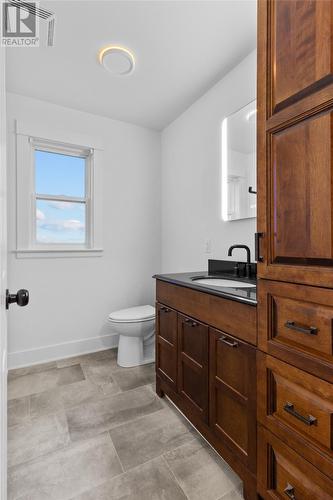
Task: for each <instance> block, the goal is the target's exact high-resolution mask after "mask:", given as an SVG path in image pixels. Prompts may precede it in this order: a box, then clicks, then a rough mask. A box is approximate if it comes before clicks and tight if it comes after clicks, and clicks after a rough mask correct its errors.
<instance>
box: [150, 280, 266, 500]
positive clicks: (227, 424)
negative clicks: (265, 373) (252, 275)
mask: <svg viewBox="0 0 333 500" xmlns="http://www.w3.org/2000/svg"><path fill="white" fill-rule="evenodd" d="M156 296H157V306H156V315H157V317H156V392H157V393H158V394H159V395H160V396H163V395H164V394H166V395H167V396H168V397H169V398H170V399H171V400H172V401H173V402H174V403H175V405H176V406H177V407H178V408H179V409H180V410H181V411H182V412H183V413H184V414H185V415H186V417H187V418H188V419H189V420H190V421H191V422H192V424H193V425H194V426H195V427H196V428H197V429H198V430H199V432H200V433H201V434H202V435H203V436H204V437H205V438H206V439H207V440H208V441H209V443H211V445H212V446H213V447H214V448H215V449H216V450H217V451H218V453H219V454H220V455H221V456H222V457H223V458H224V459H225V460H226V461H227V462H228V463H229V464H230V466H231V467H232V468H233V469H234V470H235V472H236V473H237V474H238V475H239V476H240V477H241V479H242V480H243V482H244V494H245V498H246V499H248V500H252V499H253V500H254V499H256V498H257V493H256V491H257V485H256V347H255V345H253V344H250V343H249V342H248V341H247V340H248V339H251V340H252V339H253V340H255V339H256V307H254V306H252V305H247V304H242V303H239V302H236V301H232V300H228V299H224V298H222V297H218V296H214V295H211V294H210V293H205V292H199V291H196V290H193V289H190V288H186V287H182V286H178V285H174V284H171V283H167V282H164V281H161V280H159V279H157V287H156ZM244 320H245V321H244ZM240 323H241V327H240V328H238V324H240ZM217 325H218V326H219V328H216V326H217Z"/></svg>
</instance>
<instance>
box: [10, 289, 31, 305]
mask: <svg viewBox="0 0 333 500" xmlns="http://www.w3.org/2000/svg"><path fill="white" fill-rule="evenodd" d="M15 302H16V304H17V305H18V306H20V307H23V306H26V305H27V304H29V292H28V290H24V289H23V288H22V289H21V290H18V292H17V293H9V290H6V309H9V304H14V303H15Z"/></svg>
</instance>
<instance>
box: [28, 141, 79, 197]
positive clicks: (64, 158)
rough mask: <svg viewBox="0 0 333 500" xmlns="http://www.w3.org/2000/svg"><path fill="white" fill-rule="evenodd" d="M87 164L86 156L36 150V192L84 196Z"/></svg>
mask: <svg viewBox="0 0 333 500" xmlns="http://www.w3.org/2000/svg"><path fill="white" fill-rule="evenodd" d="M85 166H86V160H85V158H80V157H78V156H69V155H63V154H59V153H51V152H48V151H39V150H36V151H35V186H36V193H37V194H51V195H60V196H73V197H80V198H83V197H84V196H85Z"/></svg>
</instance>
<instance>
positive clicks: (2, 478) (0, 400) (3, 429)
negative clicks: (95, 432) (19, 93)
mask: <svg viewBox="0 0 333 500" xmlns="http://www.w3.org/2000/svg"><path fill="white" fill-rule="evenodd" d="M4 52H5V50H4V49H3V48H2V47H0V75H1V77H0V78H1V79H0V116H1V121H0V297H1V300H0V370H1V373H0V490H1V491H0V498H1V500H6V499H7V318H6V288H7V216H6V203H7V201H6V112H5V108H6V93H5V54H4Z"/></svg>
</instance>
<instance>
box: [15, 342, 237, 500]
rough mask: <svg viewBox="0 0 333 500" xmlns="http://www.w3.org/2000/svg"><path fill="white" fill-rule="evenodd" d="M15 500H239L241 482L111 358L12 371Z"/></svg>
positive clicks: (135, 375) (145, 372) (143, 381)
mask: <svg viewBox="0 0 333 500" xmlns="http://www.w3.org/2000/svg"><path fill="white" fill-rule="evenodd" d="M8 400H9V401H8V426H9V428H8V466H9V469H8V500H46V499H47V500H70V499H72V500H119V499H122V500H124V499H135V500H184V499H189V500H222V499H223V500H240V499H241V498H242V495H241V493H240V491H241V481H240V479H239V478H238V477H237V476H236V475H235V474H234V473H233V472H232V471H231V469H230V468H229V467H228V465H227V464H226V463H225V462H224V461H223V460H222V459H221V458H220V457H218V455H217V454H216V453H215V452H214V451H213V450H212V449H211V448H210V447H209V446H208V445H207V444H206V443H205V441H204V440H203V439H202V438H201V437H200V436H199V434H198V433H197V432H196V431H195V430H194V429H193V428H192V427H191V426H190V425H189V423H188V422H187V420H186V419H185V418H183V417H182V415H181V414H180V413H179V412H178V411H177V410H176V409H175V408H174V407H173V406H172V405H171V404H170V402H168V400H167V399H160V398H158V397H157V396H156V394H155V392H154V365H146V366H141V367H137V368H120V367H119V366H118V365H117V362H116V351H115V350H107V351H102V352H99V353H94V354H88V355H85V356H79V357H75V358H70V359H64V360H60V361H57V362H52V363H46V364H44V365H38V366H33V367H30V368H24V369H19V370H11V371H10V373H9V376H8Z"/></svg>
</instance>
